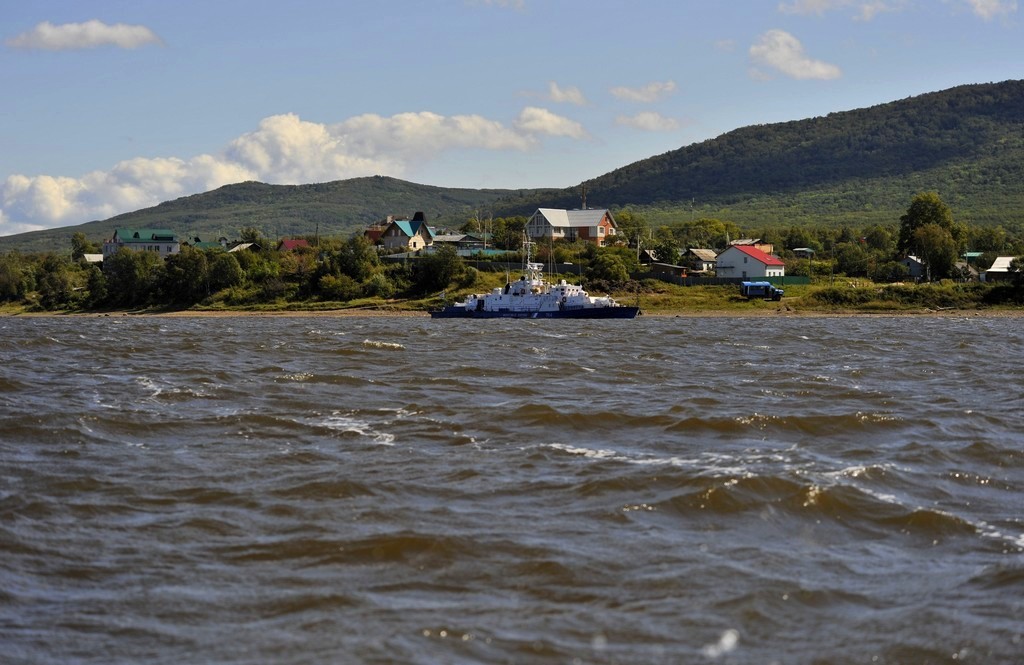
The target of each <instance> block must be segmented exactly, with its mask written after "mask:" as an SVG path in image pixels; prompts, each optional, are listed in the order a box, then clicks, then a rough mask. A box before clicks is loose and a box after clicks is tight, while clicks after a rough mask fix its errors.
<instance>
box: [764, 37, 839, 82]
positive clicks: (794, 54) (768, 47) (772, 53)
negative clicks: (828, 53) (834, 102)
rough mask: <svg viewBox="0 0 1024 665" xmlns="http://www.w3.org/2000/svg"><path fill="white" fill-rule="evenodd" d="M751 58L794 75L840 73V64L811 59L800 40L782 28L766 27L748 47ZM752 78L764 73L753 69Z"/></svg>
mask: <svg viewBox="0 0 1024 665" xmlns="http://www.w3.org/2000/svg"><path fill="white" fill-rule="evenodd" d="M750 58H751V60H753V61H754V63H755V64H757V65H761V66H764V67H769V68H771V69H774V70H777V71H779V72H782V73H783V74H785V75H786V76H789V77H790V78H795V79H822V80H827V79H835V78H839V77H840V76H842V71H841V70H840V69H839V67H836V66H835V65H831V64H829V63H827V62H823V61H821V60H813V59H811V58H810V57H808V56H807V54H806V53H805V52H804V47H803V44H801V43H800V40H798V39H797V38H796V37H794V36H793V35H791V34H789V33H788V32H786V31H784V30H769V31H768V32H766V33H764V34H763V35H761V36H760V38H758V40H757V43H755V44H754V45H753V46H751V47H750ZM752 75H753V76H754V77H755V78H766V77H767V74H766V73H765V72H763V71H762V70H759V69H755V70H754V71H753V72H752Z"/></svg>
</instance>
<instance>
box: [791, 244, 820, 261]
mask: <svg viewBox="0 0 1024 665" xmlns="http://www.w3.org/2000/svg"><path fill="white" fill-rule="evenodd" d="M816 253H817V252H815V251H814V250H813V249H812V248H810V247H794V248H793V256H795V257H796V258H798V259H813V258H814V255H815V254H816Z"/></svg>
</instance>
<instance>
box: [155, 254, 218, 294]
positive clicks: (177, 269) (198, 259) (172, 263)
mask: <svg viewBox="0 0 1024 665" xmlns="http://www.w3.org/2000/svg"><path fill="white" fill-rule="evenodd" d="M162 286H163V289H162V290H163V299H164V301H165V302H170V303H175V304H180V305H191V304H194V303H197V302H199V301H200V300H202V299H203V298H205V297H206V296H208V295H210V266H209V262H208V261H207V260H206V254H205V253H204V252H203V251H202V250H199V249H194V248H192V247H187V246H186V247H182V248H181V251H180V252H179V253H178V254H172V255H171V256H168V257H167V259H166V261H165V263H164V271H163V284H162Z"/></svg>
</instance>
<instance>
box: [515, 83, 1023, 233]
mask: <svg viewBox="0 0 1024 665" xmlns="http://www.w3.org/2000/svg"><path fill="white" fill-rule="evenodd" d="M583 185H584V186H586V188H587V198H588V201H589V202H592V203H593V204H594V205H595V206H602V207H605V206H607V207H613V208H615V207H619V208H621V207H631V208H632V209H635V210H637V211H639V212H644V213H646V216H647V217H648V220H649V221H651V222H652V223H655V224H659V223H667V222H669V221H672V220H676V221H682V220H685V219H689V218H690V216H691V214H694V215H697V216H706V217H720V218H724V219H730V220H732V221H735V222H737V223H739V224H740V225H741V226H742V225H751V224H772V225H774V224H787V225H789V224H796V225H802V224H806V223H817V224H830V225H839V224H855V225H861V224H869V223H875V222H881V223H893V222H895V221H896V220H897V219H898V218H899V216H900V215H901V214H902V213H903V212H905V211H906V208H907V206H908V205H909V202H910V200H911V198H912V197H913V195H914V194H915V193H917V192H920V191H938V192H939V194H940V195H941V196H942V199H943V200H944V201H945V202H946V203H947V204H948V205H950V207H951V208H952V209H953V211H954V214H955V215H956V216H957V219H958V220H959V221H964V222H969V223H972V224H978V225H987V224H1003V225H1006V226H1011V227H1020V226H1021V225H1024V81H1007V82H1004V83H996V84H983V85H966V86H960V87H957V88H952V89H949V90H945V91H943V92H936V93H930V94H926V95H920V96H918V97H912V98H908V99H904V100H900V101H897V102H892V103H888V104H882V105H879V106H874V107H871V108H867V109H860V110H855V111H847V112H842V113H831V114H829V115H828V116H825V117H820V118H810V119H807V120H799V121H794V122H785V123H778V124H772V125H758V126H752V127H744V128H742V129H737V130H735V131H732V132H729V133H727V134H723V135H722V136H720V137H718V138H715V139H711V140H708V141H704V142H702V143H697V144H694V145H690V146H687V147H684V148H680V149H678V150H673V151H671V152H667V153H665V154H662V155H658V156H656V157H651V158H649V159H645V160H642V161H639V162H636V163H634V164H630V165H629V166H625V167H623V168H620V169H617V170H615V171H612V172H611V173H608V174H606V175H602V176H600V177H597V178H594V179H593V180H589V181H587V182H585V183H583ZM578 201H579V191H578V188H571V189H565V190H561V192H560V193H559V194H558V195H557V196H551V195H550V193H546V194H545V195H544V196H543V197H536V198H535V199H534V201H527V202H523V203H526V206H525V208H520V209H528V208H529V207H530V206H531V205H532V204H534V203H537V204H541V203H542V204H544V205H554V206H562V207H568V206H574V205H578ZM517 203H519V202H517ZM691 206H693V212H692V213H691Z"/></svg>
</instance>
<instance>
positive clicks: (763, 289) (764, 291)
mask: <svg viewBox="0 0 1024 665" xmlns="http://www.w3.org/2000/svg"><path fill="white" fill-rule="evenodd" d="M784 293H785V291H784V290H783V289H780V288H777V287H776V286H775V285H773V284H772V283H771V282H743V283H741V284H740V295H743V296H746V298H747V300H753V299H754V298H763V299H764V300H782V295H783V294H784Z"/></svg>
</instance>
